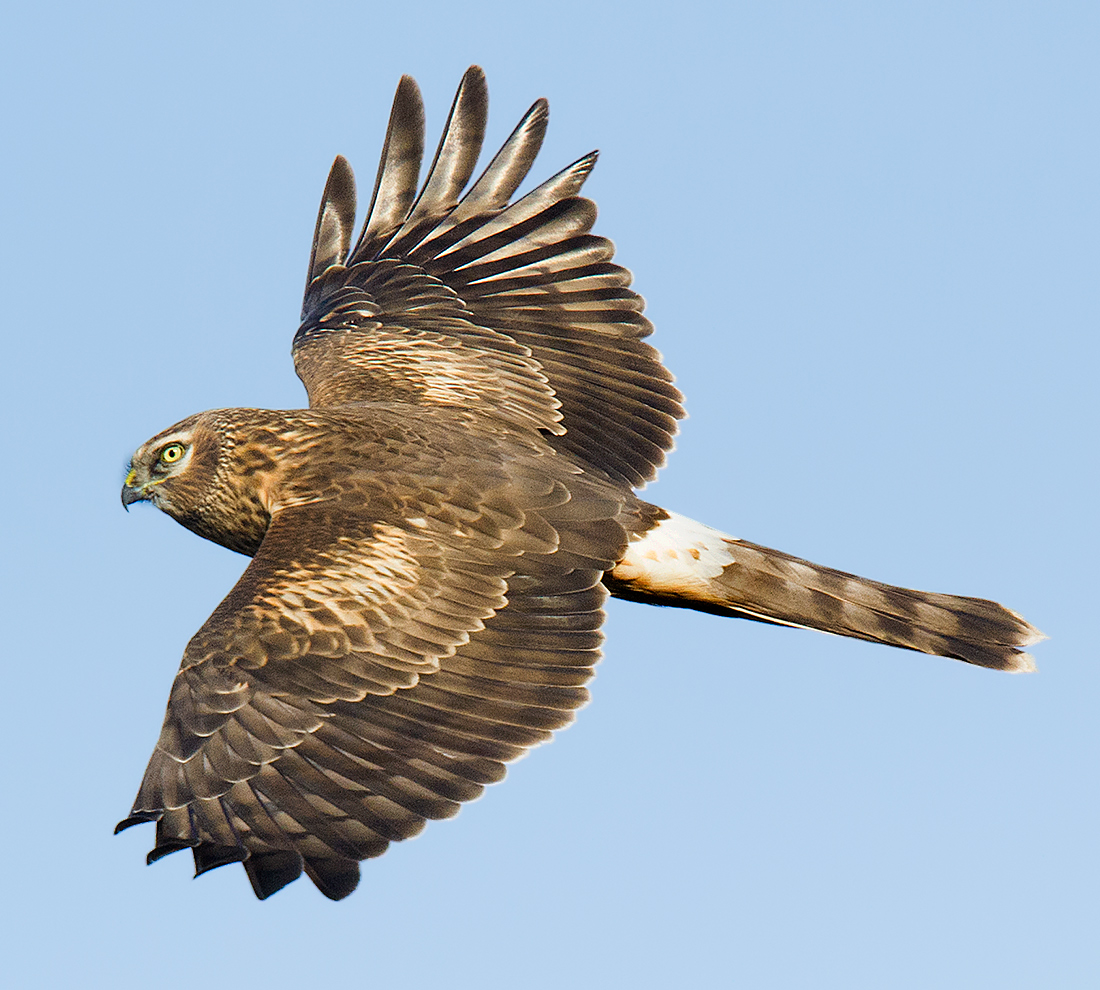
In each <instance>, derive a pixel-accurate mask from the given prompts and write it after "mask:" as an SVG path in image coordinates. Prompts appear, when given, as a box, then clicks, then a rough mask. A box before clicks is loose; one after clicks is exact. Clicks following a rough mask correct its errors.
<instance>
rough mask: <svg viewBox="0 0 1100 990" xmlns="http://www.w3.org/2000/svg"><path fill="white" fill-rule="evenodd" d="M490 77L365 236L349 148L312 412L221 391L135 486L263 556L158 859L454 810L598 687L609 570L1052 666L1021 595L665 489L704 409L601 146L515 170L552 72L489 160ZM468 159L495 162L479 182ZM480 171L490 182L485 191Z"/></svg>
mask: <svg viewBox="0 0 1100 990" xmlns="http://www.w3.org/2000/svg"><path fill="white" fill-rule="evenodd" d="M486 112H487V94H486V89H485V81H484V77H483V75H482V73H481V71H480V70H479V69H477V68H473V69H471V70H469V71H468V72H467V73H466V76H465V77H464V79H463V82H462V86H461V87H460V89H459V92H458V95H457V97H456V99H455V104H454V107H453V108H452V112H451V116H450V118H449V120H448V124H447V127H446V128H445V131H444V136H443V139H442V141H441V143H440V146H439V149H438V151H437V153H436V157H435V159H434V161H433V164H432V166H431V168H430V170H429V172H428V175H427V178H426V179H425V181H424V184H423V186H421V187H420V191H419V194H418V193H417V189H418V174H419V168H420V160H421V157H422V154H423V143H424V142H423V111H422V107H421V102H420V97H419V93H418V91H417V89H416V85H415V83H413V81H412V80H411V79H408V78H406V79H403V80H402V82H401V84H400V86H399V87H398V91H397V97H396V99H395V101H394V108H393V114H392V116H391V120H390V127H389V131H388V134H387V137H386V144H385V147H384V149H383V154H382V163H381V165H380V168H379V174H378V179H377V181H376V184H375V191H374V196H373V198H372V202H371V205H370V208H369V210H368V212H367V217H366V220H365V221H364V225H363V229H362V233H361V234H360V235H359V237H358V239H357V240H356V241H355V242H354V244H353V228H354V221H355V212H356V208H355V183H354V179H353V177H352V174H351V169H350V167H349V166H348V165H347V163H346V162H345V161H344V160H343V159H342V158H338V159H337V160H336V162H335V164H334V165H333V168H332V172H331V174H330V176H329V180H328V184H327V185H326V187H325V193H324V196H323V199H322V203H321V209H320V213H319V216H318V220H317V227H316V231H315V234H314V244H313V251H312V254H311V257H310V266H309V273H308V278H307V284H306V294H305V303H304V307H303V313H302V324H301V327H300V329H299V330H298V333H297V335H296V336H295V338H294V362H295V368H296V369H297V371H298V374H299V376H300V377H301V379H302V381H303V382H304V383H305V386H306V390H307V392H308V395H309V405H310V407H309V409H304V410H292V411H286V412H273V411H267V410H257V409H223V410H215V411H212V412H206V413H201V414H199V415H197V416H192V417H190V418H188V419H186V420H184V421H183V422H181V423H178V424H177V425H176V426H173V427H172V428H170V429H169V430H166V431H164V432H163V433H161V434H159V435H158V436H156V437H154V438H153V439H151V440H150V441H148V442H147V443H146V444H144V445H143V446H142V447H141V448H140V449H139V450H138V451H137V452H136V453H135V455H134V458H133V461H132V464H131V470H130V473H129V475H128V477H127V479H126V485H125V487H124V489H123V501H124V502H125V503H126V504H129V503H131V502H136V501H143V500H144V501H150V502H152V503H153V504H155V505H156V506H158V507H159V508H161V509H162V510H164V511H165V512H167V513H168V514H169V515H171V516H172V517H173V518H175V519H176V520H178V521H179V522H180V523H182V524H183V525H184V526H187V527H188V528H189V529H191V530H193V531H194V532H196V533H198V534H199V535H200V536H203V537H205V538H207V539H210V540H213V541H215V542H217V543H220V544H222V545H223V546H226V547H229V548H230V549H232V550H236V551H238V552H240V553H244V554H248V555H249V556H251V557H252V561H251V563H250V564H249V566H248V567H247V569H246V570H245V572H244V575H243V576H242V577H241V579H240V581H239V582H238V583H237V585H236V586H235V587H234V588H233V590H232V591H231V592H230V593H229V595H228V596H227V597H226V599H225V600H224V601H223V602H222V603H221V604H220V605H219V606H218V608H217V609H216V610H215V611H214V614H213V615H211V617H210V618H209V619H208V620H207V622H206V623H205V624H204V625H203V627H202V629H200V630H199V632H198V633H197V634H196V635H195V637H194V638H193V639H192V640H191V642H190V643H189V644H188V645H187V648H186V650H185V651H184V657H183V662H182V664H181V668H180V672H179V674H178V675H177V677H176V679H175V682H174V684H173V687H172V691H171V695H170V698H169V703H168V711H167V715H166V717H165V722H164V728H163V730H162V732H161V736H160V740H159V741H158V743H157V747H156V750H155V751H154V754H153V757H152V759H151V761H150V763H149V766H148V769H147V770H146V773H145V777H144V780H143V781H142V785H141V788H140V790H139V793H138V797H137V801H136V802H135V804H134V808H133V810H132V812H131V816H130V817H129V818H128V819H126V820H125V821H124V822H122V823H121V825H120V826H119V827H120V828H122V827H125V826H127V825H131V824H134V823H137V822H147V821H152V822H156V828H157V836H156V846H155V848H154V850H153V852H152V853H150V860H153V859H156V858H159V857H160V856H163V855H166V854H167V853H170V852H174V851H176V850H178V849H183V848H190V849H191V850H192V852H193V855H194V858H195V865H196V870H197V871H198V872H199V873H202V872H205V871H206V870H209V869H212V868H214V867H217V866H221V865H224V864H226V863H230V862H241V863H243V864H244V867H245V870H246V872H247V873H248V876H249V878H250V880H251V882H252V885H253V888H254V890H255V892H256V894H257V896H259V897H267V896H268V895H269V894H271V893H273V892H274V891H276V890H278V889H280V888H281V887H282V886H284V885H285V884H286V883H289V882H290V881H292V880H294V879H295V878H296V877H297V876H299V875H300V874H301V872H302V871H303V870H304V871H305V872H306V873H307V874H308V875H309V876H310V878H311V879H312V880H313V882H314V883H315V884H316V885H317V886H318V888H320V890H321V891H322V892H323V893H325V894H326V895H327V896H329V897H332V898H340V897H344V896H346V895H347V894H348V893H350V892H351V891H352V890H353V889H354V888H355V885H356V883H357V882H358V878H359V866H358V863H359V861H360V860H362V859H366V858H369V857H371V856H377V855H379V854H380V853H382V852H383V851H384V850H385V849H386V847H387V845H388V844H389V843H390V842H391V841H395V840H399V839H403V838H407V837H409V836H411V835H415V834H416V833H417V832H419V831H420V829H421V828H422V827H423V826H424V823H425V821H426V820H428V819H432V818H446V817H449V816H451V815H453V814H455V813H456V812H457V810H458V808H459V805H460V803H461V802H463V801H468V800H471V799H472V798H475V797H477V796H478V795H479V794H480V793H481V792H482V790H483V788H484V787H485V785H486V784H489V783H492V782H494V781H496V780H499V779H500V778H501V777H502V776H503V773H504V764H505V763H506V762H507V761H509V760H512V759H514V758H515V757H517V756H519V755H520V754H522V753H523V752H524V751H525V750H526V749H527V748H528V747H530V746H532V745H534V744H536V743H538V742H542V741H544V740H546V739H548V738H549V736H550V734H551V733H552V732H553V730H555V729H557V728H560V727H562V726H563V725H566V724H567V723H568V722H569V721H570V720H571V719H572V713H573V711H574V710H575V709H576V708H577V707H578V706H580V705H582V704H583V703H584V702H585V700H586V699H587V693H586V689H585V686H584V685H585V682H586V681H587V680H588V679H589V677H590V676H591V674H592V668H593V665H594V664H595V662H596V660H597V659H598V657H599V645H600V632H599V628H600V624H601V621H602V618H603V613H602V603H603V600H604V596H605V594H606V590H607V589H608V588H610V590H611V592H612V593H613V594H618V595H620V596H622V597H624V598H631V599H634V600H639V601H645V602H649V603H652V604H672V605H680V606H685V607H690V608H699V609H704V610H707V611H716V612H720V613H723V614H729V615H734V616H740V617H744V618H751V619H757V620H760V621H765V622H776V623H780V624H787V625H802V626H809V627H812V628H817V629H823V630H826V631H830V632H838V633H841V634H842V635H848V636H855V637H858V638H863V639H871V640H875V641H878V642H885V643H890V644H893V645H898V646H903V647H907V648H909V649H916V650H922V651H925V652H930V653H941V654H943V655H946V656H954V657H959V658H960V659H964V660H967V661H969V662H971V663H977V664H981V665H985V666H991V667H997V668H1001V669H1028V667H1029V664H1030V660H1029V658H1028V657H1027V655H1026V654H1023V653H1021V648H1022V647H1023V646H1025V645H1026V644H1027V643H1029V642H1033V641H1034V640H1035V639H1036V638H1037V637H1038V633H1037V632H1036V631H1035V630H1034V629H1033V628H1032V627H1031V626H1029V625H1028V624H1027V623H1026V622H1024V621H1023V620H1022V619H1021V618H1020V617H1019V616H1016V615H1015V614H1014V613H1012V612H1009V611H1008V610H1006V609H1004V608H1002V607H1001V606H999V605H996V604H995V603H992V602H985V601H982V600H979V599H966V598H957V597H954V596H946V595H930V594H926V593H923V592H913V591H907V590H905V589H900V588H893V587H890V586H888V585H882V584H878V583H876V582H870V581H866V580H864V579H862V578H857V577H854V576H853V575H846V574H842V573H841V572H838V571H832V570H829V569H827V568H821V567H818V566H816V565H813V564H808V563H807V562H805V561H799V560H797V559H796V558H793V557H790V556H788V555H785V554H782V553H779V552H778V551H773V550H768V549H767V548H764V547H757V546H755V545H753V544H748V543H744V542H741V541H737V540H734V539H732V538H730V537H727V536H725V535H723V534H721V533H718V532H716V531H714V530H710V529H708V528H707V527H703V526H700V525H699V524H697V523H692V522H690V520H683V519H681V518H680V517H677V516H674V515H673V514H671V513H668V512H665V511H664V510H662V509H658V508H656V507H654V506H650V505H647V504H645V503H643V502H641V501H639V500H638V499H637V498H636V497H635V495H634V494H633V493H632V488H634V487H635V486H637V485H639V484H641V483H643V482H644V481H647V480H649V479H651V478H652V477H653V476H654V475H655V473H656V471H657V469H658V468H659V467H660V466H661V464H662V463H663V462H664V457H665V453H666V452H667V451H668V450H669V449H670V448H671V446H672V437H673V434H674V432H675V429H676V421H677V420H678V419H679V418H680V417H681V416H682V415H683V410H682V408H681V405H680V395H679V393H678V392H677V390H676V388H675V387H674V386H673V385H672V383H671V376H670V375H669V374H668V372H667V371H666V370H665V369H664V367H663V366H662V365H661V363H660V358H659V355H658V354H657V352H656V351H654V350H653V349H652V348H651V347H649V345H648V344H646V343H644V341H643V340H642V338H644V337H645V336H647V335H648V334H649V333H650V331H651V329H652V328H651V326H650V324H649V323H648V321H647V320H646V319H645V318H644V317H643V316H642V315H641V311H642V302H641V299H640V298H639V297H638V296H637V295H635V294H634V293H633V292H632V291H631V290H630V289H629V284H630V275H629V273H628V272H627V271H626V270H625V269H623V268H621V267H619V266H617V265H615V264H613V263H612V261H611V256H612V246H611V243H610V242H609V241H607V240H605V239H603V238H600V237H596V236H593V235H592V234H591V228H592V224H593V222H594V220H595V207H594V206H593V204H592V203H591V202H589V201H588V200H586V199H582V198H580V197H579V196H578V192H579V190H580V187H581V185H582V183H583V182H584V179H585V177H586V176H587V174H588V172H589V171H590V170H591V168H592V166H593V164H594V163H595V155H588V156H585V157H584V158H582V159H580V160H579V161H578V162H576V163H575V164H574V165H572V166H570V167H569V168H567V169H565V170H564V171H562V172H560V173H559V174H558V175H556V176H554V177H553V178H551V179H550V180H549V181H548V182H546V183H544V184H543V185H541V186H539V187H538V188H537V189H535V190H534V191H533V192H531V193H530V194H528V195H527V196H525V197H523V198H522V199H520V200H518V201H517V202H514V203H512V202H511V197H512V195H513V194H514V193H515V190H516V189H517V188H518V186H519V184H520V182H521V181H522V180H523V178H524V176H525V175H526V174H527V171H528V170H529V168H530V167H531V164H532V163H533V161H534V158H535V155H536V154H537V152H538V148H539V145H540V143H541V141H542V137H543V134H544V132H545V128H546V119H547V109H546V103H545V101H542V100H539V101H538V102H536V103H535V104H534V106H532V108H531V110H530V111H529V112H528V113H527V115H526V116H525V117H524V118H523V120H522V121H521V122H520V124H519V126H518V127H517V128H516V130H515V131H514V132H513V134H512V136H511V137H510V138H509V139H508V141H507V143H506V144H505V146H504V147H503V148H502V149H501V151H500V152H498V154H497V155H496V156H495V157H494V159H493V160H492V162H491V163H490V164H489V166H488V168H487V169H486V170H485V172H484V173H483V174H482V175H481V177H480V178H478V179H477V180H476V181H475V182H473V184H472V185H470V184H469V183H470V179H471V176H472V175H473V170H474V166H475V164H476V161H477V158H478V156H479V153H480V150H481V142H482V137H483V134H484V130H485V120H486ZM467 187H468V188H467ZM464 190H465V192H464Z"/></svg>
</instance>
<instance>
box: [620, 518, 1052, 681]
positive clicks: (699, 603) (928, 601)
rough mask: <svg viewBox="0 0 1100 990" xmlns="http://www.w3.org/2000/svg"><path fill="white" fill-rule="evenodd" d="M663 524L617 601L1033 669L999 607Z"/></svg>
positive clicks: (632, 551)
mask: <svg viewBox="0 0 1100 990" xmlns="http://www.w3.org/2000/svg"><path fill="white" fill-rule="evenodd" d="M662 516H663V518H661V519H660V521H659V522H658V523H657V525H656V526H654V527H653V528H651V529H650V530H648V532H646V533H644V534H642V535H641V536H639V537H637V538H636V539H635V540H634V541H633V542H632V543H631V544H630V546H629V547H628V549H627V553H626V556H625V557H624V558H623V560H622V561H621V562H620V563H619V564H618V566H616V567H615V569H614V570H613V571H611V572H609V573H608V575H607V576H606V578H605V584H606V585H607V587H608V589H609V590H610V591H611V593H612V594H613V595H615V596H616V597H618V598H627V599H630V600H632V601H640V602H645V603H647V604H653V605H674V606H679V607H681V608H694V609H699V610H702V611H706V612H714V613H717V614H719V615H730V616H736V617H739V618H745V619H753V620H755V621H758V622H771V623H775V624H778V625H787V626H798V627H802V628H806V629H818V630H820V631H822V632H829V633H835V634H837V635H839V636H851V637H853V638H855V639H865V640H870V641H871V642H875V643H885V644H887V645H889V646H900V647H902V648H904V649H908V650H917V651H919V652H921V653H932V654H936V655H938V656H945V657H954V658H955V659H958V660H965V661H966V662H967V663H973V664H977V665H979V666H982V667H991V668H993V669H995V670H1008V671H1031V670H1034V669H1035V664H1034V661H1033V660H1032V658H1031V656H1029V655H1028V654H1027V653H1025V652H1023V648H1024V647H1026V646H1029V645H1031V644H1032V643H1036V642H1038V641H1040V640H1042V639H1045V637H1044V636H1043V634H1042V633H1041V632H1039V630H1038V629H1036V628H1035V627H1034V626H1032V625H1030V624H1029V623H1028V622H1027V621H1025V620H1024V619H1023V618H1022V617H1021V616H1019V615H1017V614H1016V613H1015V612H1013V611H1011V610H1009V609H1007V608H1005V607H1004V606H1002V605H998V604H997V603H996V602H991V601H987V600H985V599H982V598H966V597H962V596H959V595H943V594H936V593H933V592H926V591H913V590H911V589H908V588H898V587H895V586H893V585H889V584H883V583H881V582H879V581H870V580H868V579H867V578H861V577H857V576H856V575H855V574H847V573H845V572H844V571H837V570H834V569H832V568H830V567H821V566H820V565H818V564H811V563H810V562H809V561H806V560H801V559H799V558H798V557H792V556H791V555H790V554H786V553H782V552H781V551H779V550H770V549H768V548H767V547H762V546H757V545H756V544H754V543H747V542H745V541H743V540H737V539H734V538H733V537H730V536H726V535H725V534H723V533H720V532H718V531H717V530H714V529H711V528H710V527H709V526H704V525H702V524H701V523H696V522H693V521H692V520H690V519H685V518H684V517H683V516H678V515H675V514H673V513H668V512H662Z"/></svg>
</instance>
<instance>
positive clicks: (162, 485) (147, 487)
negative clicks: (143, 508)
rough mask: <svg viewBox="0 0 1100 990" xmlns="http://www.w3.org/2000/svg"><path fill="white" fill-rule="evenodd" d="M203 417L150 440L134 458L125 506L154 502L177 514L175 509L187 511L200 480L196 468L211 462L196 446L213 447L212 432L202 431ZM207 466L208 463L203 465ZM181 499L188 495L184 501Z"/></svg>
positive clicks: (125, 487)
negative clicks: (196, 484) (189, 495)
mask: <svg viewBox="0 0 1100 990" xmlns="http://www.w3.org/2000/svg"><path fill="white" fill-rule="evenodd" d="M199 419H200V417H199V416H190V417H188V418H187V419H185V420H183V421H182V422H179V423H176V425H175V426H170V427H169V428H168V429H167V430H163V431H162V432H160V433H158V434H157V435H156V436H155V437H153V438H152V439H151V440H147V441H146V442H145V443H143V444H142V445H141V446H140V447H138V449H137V450H136V451H134V456H133V457H131V458H130V464H129V468H128V470H127V472H126V481H125V483H124V484H123V486H122V504H123V505H124V506H126V507H127V508H129V507H130V506H131V505H133V503H134V502H152V503H153V505H155V506H156V507H157V508H158V509H162V510H163V511H164V512H167V513H168V514H169V515H175V514H176V513H175V512H173V509H174V508H176V509H184V510H186V509H187V508H188V507H189V506H188V505H185V504H179V503H180V502H181V501H183V502H186V501H188V500H187V499H186V495H187V494H188V493H189V491H190V490H192V489H193V488H194V487H195V481H196V480H197V479H196V477H195V474H196V473H197V472H193V468H194V467H195V466H196V465H197V463H201V462H205V461H207V460H208V458H207V457H206V456H203V454H205V453H206V451H205V450H202V451H200V454H199V456H198V457H196V446H198V447H200V448H203V447H206V446H207V445H209V443H210V441H211V437H210V436H209V431H208V430H203V429H201V428H200V424H199ZM203 466H205V464H203ZM181 496H184V498H183V499H181Z"/></svg>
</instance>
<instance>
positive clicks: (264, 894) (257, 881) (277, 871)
mask: <svg viewBox="0 0 1100 990" xmlns="http://www.w3.org/2000/svg"><path fill="white" fill-rule="evenodd" d="M244 869H245V872H246V873H247V874H248V879H249V881H250V882H251V883H252V890H253V892H254V893H255V895H256V896H257V897H258V898H259V899H260V900H261V901H264V900H267V898H269V897H270V896H271V895H272V894H274V893H276V892H277V891H280V890H282V889H283V888H284V887H285V886H286V885H287V884H288V883H293V882H294V881H295V880H297V879H298V877H300V876H301V875H302V857H301V856H300V855H299V854H298V853H296V852H284V851H280V852H269V853H253V854H252V855H251V856H249V857H248V859H246V860H245V861H244Z"/></svg>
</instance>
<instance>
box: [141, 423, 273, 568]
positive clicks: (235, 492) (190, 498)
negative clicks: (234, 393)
mask: <svg viewBox="0 0 1100 990" xmlns="http://www.w3.org/2000/svg"><path fill="white" fill-rule="evenodd" d="M276 416H277V414H274V413H265V412H264V411H263V410H245V409H214V410H211V411H209V412H204V413H198V414H197V415H195V416H189V417H188V418H187V419H185V420H182V421H181V422H179V423H176V425H175V426H170V427H169V428H168V429H167V430H163V431H162V432H160V433H158V434H157V435H156V436H155V437H153V438H152V439H150V440H146V441H145V443H143V444H142V445H141V446H140V447H138V449H137V450H136V451H134V456H133V457H132V458H131V459H130V464H129V467H128V469H127V472H126V481H125V482H124V484H123V486H122V504H123V505H124V506H126V507H127V508H129V507H130V506H131V505H133V503H134V502H150V503H152V504H153V505H155V506H156V507H157V508H158V509H160V510H161V511H162V512H166V513H167V514H168V515H170V516H171V517H172V518H173V519H175V520H176V522H178V523H180V524H181V525H182V526H186V527H187V528H188V529H189V530H191V531H192V532H194V533H198V534H199V536H202V537H205V538H206V539H208V540H213V541H214V542H215V543H220V544H221V545H222V546H225V547H229V549H231V550H236V551H237V552H239V553H247V554H253V553H255V552H256V550H257V548H258V547H259V545H260V541H261V540H262V539H263V536H264V533H265V532H266V530H267V526H268V523H269V522H270V519H271V517H270V515H269V511H268V507H267V504H266V501H265V497H264V490H263V489H264V482H265V481H266V480H267V479H268V478H269V477H270V473H271V472H270V468H271V467H272V466H273V463H274V462H273V461H272V460H271V458H270V457H269V456H268V454H267V453H266V452H265V450H266V446H269V445H265V443H264V440H265V439H266V440H273V439H274V434H273V433H272V432H271V431H270V430H266V429H265V428H264V427H265V426H267V425H268V423H267V420H269V419H271V418H272V417H276ZM261 455H262V456H261Z"/></svg>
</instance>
